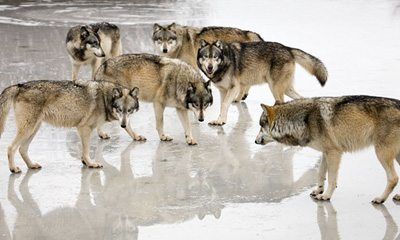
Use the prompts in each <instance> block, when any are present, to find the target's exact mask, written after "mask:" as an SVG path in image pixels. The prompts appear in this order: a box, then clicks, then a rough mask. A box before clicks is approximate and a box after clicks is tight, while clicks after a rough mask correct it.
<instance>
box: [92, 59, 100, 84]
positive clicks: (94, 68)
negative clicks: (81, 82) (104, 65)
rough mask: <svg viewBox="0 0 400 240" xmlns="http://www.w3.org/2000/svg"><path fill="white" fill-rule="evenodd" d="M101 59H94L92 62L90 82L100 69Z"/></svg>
mask: <svg viewBox="0 0 400 240" xmlns="http://www.w3.org/2000/svg"><path fill="white" fill-rule="evenodd" d="M101 61H102V60H101V58H98V57H96V58H95V59H94V60H93V61H92V80H94V77H95V75H96V71H97V69H98V68H99V67H100V65H101Z"/></svg>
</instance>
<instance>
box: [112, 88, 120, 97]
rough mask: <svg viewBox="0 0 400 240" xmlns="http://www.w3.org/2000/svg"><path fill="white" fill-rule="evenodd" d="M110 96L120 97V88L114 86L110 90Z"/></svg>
mask: <svg viewBox="0 0 400 240" xmlns="http://www.w3.org/2000/svg"><path fill="white" fill-rule="evenodd" d="M112 96H113V98H120V97H122V90H121V88H117V87H116V88H114V89H113V90H112Z"/></svg>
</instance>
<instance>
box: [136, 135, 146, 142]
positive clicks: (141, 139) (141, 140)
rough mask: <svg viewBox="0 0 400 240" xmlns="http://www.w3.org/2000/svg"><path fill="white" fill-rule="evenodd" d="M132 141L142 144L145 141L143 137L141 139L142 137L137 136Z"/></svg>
mask: <svg viewBox="0 0 400 240" xmlns="http://www.w3.org/2000/svg"><path fill="white" fill-rule="evenodd" d="M133 140H135V141H139V142H144V141H146V140H147V139H146V138H145V137H143V136H142V135H137V136H136V137H135V138H134V139H133Z"/></svg>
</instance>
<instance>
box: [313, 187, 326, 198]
mask: <svg viewBox="0 0 400 240" xmlns="http://www.w3.org/2000/svg"><path fill="white" fill-rule="evenodd" d="M323 192H324V188H323V187H317V188H316V189H314V190H313V191H312V192H311V193H310V196H311V197H315V196H317V195H318V194H322V193H323Z"/></svg>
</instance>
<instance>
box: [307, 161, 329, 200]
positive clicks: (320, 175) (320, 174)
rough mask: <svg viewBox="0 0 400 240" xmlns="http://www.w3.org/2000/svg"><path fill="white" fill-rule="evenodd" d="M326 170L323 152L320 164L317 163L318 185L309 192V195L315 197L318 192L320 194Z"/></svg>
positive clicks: (322, 190)
mask: <svg viewBox="0 0 400 240" xmlns="http://www.w3.org/2000/svg"><path fill="white" fill-rule="evenodd" d="M326 171H327V166H326V158H325V154H323V155H322V160H321V164H320V165H319V169H318V186H317V187H316V188H315V189H314V190H313V191H312V192H311V193H310V196H312V197H315V196H317V195H318V194H322V193H323V192H324V184H325V178H326Z"/></svg>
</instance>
